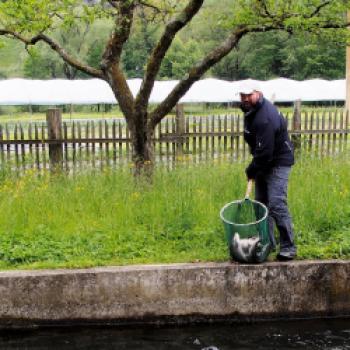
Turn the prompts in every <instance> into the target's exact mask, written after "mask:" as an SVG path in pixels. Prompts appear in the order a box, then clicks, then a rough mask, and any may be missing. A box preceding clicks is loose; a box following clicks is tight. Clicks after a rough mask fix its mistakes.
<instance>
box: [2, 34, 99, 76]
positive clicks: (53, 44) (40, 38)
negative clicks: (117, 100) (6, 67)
mask: <svg viewBox="0 0 350 350" xmlns="http://www.w3.org/2000/svg"><path fill="white" fill-rule="evenodd" d="M0 35H4V36H8V37H12V38H15V39H18V40H19V41H21V42H23V43H24V44H25V45H26V46H29V45H35V44H36V43H38V42H39V41H43V42H45V43H46V44H47V45H49V46H50V47H51V49H52V50H54V51H56V52H57V53H58V54H59V56H60V57H61V58H62V59H63V61H64V62H66V63H68V64H69V65H71V66H72V67H74V68H76V69H78V70H80V71H82V72H84V73H86V74H88V75H91V76H93V77H96V78H99V79H105V75H104V74H103V72H102V71H101V70H99V69H95V68H93V67H90V66H88V65H86V64H83V63H82V62H79V61H78V60H76V59H75V58H73V57H72V56H70V55H69V54H68V53H67V52H66V51H65V50H64V49H63V48H62V47H61V46H60V45H59V44H58V43H57V42H55V41H54V40H53V39H52V38H50V37H48V36H47V35H45V34H38V35H36V36H34V37H32V38H31V39H28V38H26V37H24V36H23V35H22V34H20V33H17V32H13V31H11V30H6V29H0Z"/></svg>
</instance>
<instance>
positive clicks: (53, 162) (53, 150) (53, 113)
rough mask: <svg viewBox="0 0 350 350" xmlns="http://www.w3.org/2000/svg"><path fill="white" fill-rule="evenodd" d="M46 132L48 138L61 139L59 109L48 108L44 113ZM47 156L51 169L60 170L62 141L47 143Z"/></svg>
mask: <svg viewBox="0 0 350 350" xmlns="http://www.w3.org/2000/svg"><path fill="white" fill-rule="evenodd" d="M46 122H47V133H48V138H49V140H61V139H62V115H61V110H60V109H57V108H55V109H49V110H48V111H47V113H46ZM49 158H50V169H51V171H57V170H62V163H63V147H62V143H57V144H49Z"/></svg>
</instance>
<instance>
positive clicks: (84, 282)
mask: <svg viewBox="0 0 350 350" xmlns="http://www.w3.org/2000/svg"><path fill="white" fill-rule="evenodd" d="M349 276H350V261H339V260H337V261H300V262H289V263H277V262H273V263H265V264H261V265H239V264H231V263H199V264H173V265H151V266H150V265H148V266H128V267H109V268H94V269H84V270H50V271H46V270H41V271H6V272H0V300H1V303H0V327H12V326H32V325H36V324H52V323H53V324H63V323H69V324H73V323H75V324H77V323H85V322H86V323H88V322H93V323H99V322H108V323H117V324H119V323H127V322H132V323H136V322H155V321H157V322H184V321H198V320H204V319H212V318H231V319H236V320H244V319H247V318H249V319H251V318H253V319H261V318H277V317H288V318H290V317H313V316H340V315H350V278H349Z"/></svg>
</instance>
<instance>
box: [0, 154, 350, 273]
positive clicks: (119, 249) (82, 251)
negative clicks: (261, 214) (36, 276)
mask: <svg viewBox="0 0 350 350" xmlns="http://www.w3.org/2000/svg"><path fill="white" fill-rule="evenodd" d="M349 165H350V162H349V159H348V158H346V157H342V156H340V157H338V158H335V159H331V158H324V159H322V160H321V161H320V160H319V159H318V160H316V159H311V158H308V157H304V158H302V159H299V160H298V162H297V164H296V166H294V168H293V171H292V175H291V181H290V188H289V203H290V209H291V213H292V216H293V222H294V226H295V235H296V241H297V245H298V256H299V258H300V259H304V258H326V259H328V258H349V257H350V240H349V232H350V220H349V218H350V188H349V186H348V181H347V180H348V169H349ZM310 174H312V176H310ZM301 184H302V186H301ZM245 186H246V180H245V176H244V164H242V163H234V164H233V163H226V162H221V163H220V162H212V163H207V164H200V165H196V166H190V167H188V165H186V164H184V165H183V166H182V165H181V164H179V165H178V166H177V167H176V168H175V169H173V170H171V171H168V170H166V169H163V168H158V169H157V170H156V173H155V176H154V180H153V184H149V183H143V182H142V181H141V182H138V183H135V182H134V179H133V178H132V177H131V176H130V169H128V168H123V169H118V170H115V171H113V170H109V169H106V170H105V171H104V172H95V171H92V172H90V173H89V172H86V173H81V174H76V175H75V176H66V175H64V176H56V177H52V176H50V175H49V174H47V173H45V174H42V175H40V176H38V174H37V173H36V172H35V171H32V170H29V171H27V172H26V174H25V175H24V176H20V177H16V176H15V175H14V174H12V173H11V172H6V171H4V170H3V171H2V172H1V173H0V210H1V211H2V212H6V215H2V216H1V217H0V232H1V235H0V267H1V268H19V267H20V268H43V267H84V266H96V265H112V264H134V263H161V262H191V261H196V260H200V261H226V260H228V252H227V247H226V242H225V238H224V229H223V225H222V223H221V221H220V219H219V216H218V215H219V210H220V209H221V207H222V206H223V205H224V204H225V203H227V202H229V201H231V200H234V199H239V198H242V197H243V196H244V193H245ZM33 203H35V205H33Z"/></svg>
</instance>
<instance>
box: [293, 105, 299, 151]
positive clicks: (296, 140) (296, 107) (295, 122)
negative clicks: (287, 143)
mask: <svg viewBox="0 0 350 350" xmlns="http://www.w3.org/2000/svg"><path fill="white" fill-rule="evenodd" d="M292 131H293V132H294V133H293V135H292V142H293V145H294V148H295V149H300V147H301V134H300V133H297V132H298V131H301V100H297V101H295V102H294V112H293V130H292Z"/></svg>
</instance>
